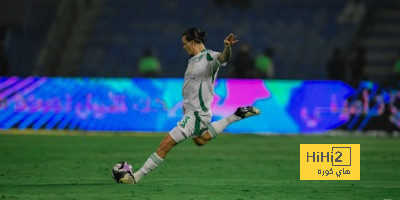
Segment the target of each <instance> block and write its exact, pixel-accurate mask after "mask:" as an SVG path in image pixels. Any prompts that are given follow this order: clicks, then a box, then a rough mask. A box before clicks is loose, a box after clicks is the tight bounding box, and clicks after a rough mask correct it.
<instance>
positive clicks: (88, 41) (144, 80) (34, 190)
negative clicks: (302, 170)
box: [0, 0, 400, 199]
mask: <svg viewBox="0 0 400 200" xmlns="http://www.w3.org/2000/svg"><path fill="white" fill-rule="evenodd" d="M193 26H194V27H198V28H200V29H202V30H204V31H206V32H207V33H208V37H207V40H206V47H207V48H210V49H213V50H222V48H223V43H222V41H223V39H224V38H225V36H226V35H227V34H228V33H230V32H232V33H235V34H236V35H237V36H238V39H239V41H240V42H239V44H238V45H237V46H236V47H234V49H233V60H232V61H231V62H230V63H229V66H228V68H226V69H221V70H220V72H219V79H218V81H217V82H216V88H215V92H216V97H215V99H214V103H213V108H212V110H213V114H214V116H213V120H218V119H220V118H222V117H224V116H226V115H228V114H230V113H232V112H233V111H234V109H235V108H236V107H237V106H241V105H242V104H254V105H256V106H258V107H260V108H261V110H263V115H262V116H260V117H259V118H254V119H252V120H244V121H242V122H239V123H237V124H234V125H232V126H230V127H229V128H228V129H227V132H229V133H233V134H241V135H229V134H228V135H222V136H221V139H217V140H216V141H215V144H211V145H210V146H209V147H204V148H203V149H201V150H196V149H194V148H195V147H193V144H191V143H190V141H185V142H183V144H182V145H179V147H178V148H177V149H176V152H173V154H171V157H169V159H170V160H169V161H168V162H169V163H168V162H166V164H165V166H162V167H161V168H160V169H157V171H156V172H155V173H154V175H153V174H152V175H151V176H152V177H148V178H145V180H143V182H142V184H141V185H139V186H138V187H136V188H132V187H125V186H115V185H114V184H113V183H112V180H111V178H110V177H109V168H110V167H111V166H112V165H113V164H114V163H115V162H117V161H119V159H121V160H127V161H128V162H133V164H134V166H135V168H138V167H139V166H140V165H141V164H142V163H141V162H143V161H144V160H145V159H146V158H147V157H148V155H150V153H151V152H152V151H154V148H155V147H156V145H157V144H158V142H159V141H160V140H161V138H162V134H154V133H153V132H161V133H166V132H168V130H170V129H171V128H172V127H173V126H175V124H176V122H177V121H178V120H179V119H180V118H181V114H182V109H181V104H180V102H181V100H182V98H181V94H180V91H181V86H182V77H183V74H184V72H185V69H186V64H187V59H188V56H187V55H186V53H185V52H184V51H183V50H182V44H181V34H182V33H183V32H184V31H185V30H186V29H187V28H188V27H193ZM244 44H245V45H244ZM246 45H247V46H246ZM337 49H339V50H340V55H339V54H338V55H339V56H337V57H332V55H333V53H334V52H335V50H337ZM0 50H1V51H0V157H1V159H0V160H1V161H0V196H1V198H6V199H7V198H22V199H54V198H60V197H61V196H62V195H65V196H64V197H65V198H68V199H115V198H120V199H121V198H122V199H124V198H134V197H136V198H138V199H143V198H147V199H177V198H183V199H288V198H289V199H305V198H328V197H329V198H338V199H369V198H373V199H396V198H399V197H400V194H399V191H400V183H399V180H400V174H399V172H398V169H399V167H398V166H399V165H400V157H399V150H400V148H399V146H400V144H399V143H400V141H399V139H398V135H399V128H400V113H399V111H400V91H399V85H398V83H399V81H400V1H397V0H355V1H347V0H280V1H272V0H193V1H184V0H168V1H162V0H147V1H139V0H57V1H55V0H1V1H0ZM149 52H151V54H152V55H153V56H154V57H153V58H154V59H155V60H156V61H157V62H158V63H159V65H158V64H156V65H158V67H159V68H160V71H156V73H154V74H150V75H149V74H147V75H145V74H143V71H141V70H140V67H139V65H141V64H140V63H141V60H142V59H143V55H144V54H146V55H148V53H149ZM336 52H337V51H336ZM263 53H264V54H265V55H267V56H268V59H269V60H270V61H271V63H273V64H271V65H269V66H268V67H267V68H269V69H273V71H274V73H269V74H265V73H267V72H265V71H260V68H258V67H257V66H258V62H257V59H258V58H259V56H260V55H261V54H263ZM265 55H264V56H265ZM240 58H243V59H240ZM153 64H154V63H153ZM264 69H265V68H264ZM263 73H264V74H263ZM244 91H246V92H247V93H245V92H244ZM243 96H246V97H248V98H243ZM57 129H58V130H57ZM63 130H68V131H63ZM81 131H84V132H81ZM86 131H118V132H111V133H109V132H100V133H98V134H95V135H96V137H92V136H93V135H92V133H91V132H86ZM125 131H129V132H134V133H133V134H132V135H129V134H128V135H126V134H125V133H121V132H125ZM242 133H243V134H242ZM248 133H258V134H263V136H260V135H248ZM323 133H328V134H325V135H322V134H323ZM276 134H277V135H276ZM284 134H290V135H291V136H285V135H284ZM306 134H312V135H317V136H304V135H306ZM19 135H22V136H19ZM53 135H60V136H59V137H53ZM71 135H72V136H77V135H78V137H71ZM265 135H272V136H271V137H265ZM321 135H322V136H321ZM371 135H372V136H383V137H382V138H375V137H370V136H371ZM99 136H104V137H99ZM302 143H316V144H318V143H321V144H322V143H332V144H334V143H342V144H346V143H347V144H350V143H360V144H361V181H347V182H346V181H342V182H339V181H338V182H326V181H319V182H318V183H316V182H313V181H309V182H305V181H299V167H298V165H297V164H298V163H299V158H298V155H299V144H302ZM242 146H243V147H244V148H246V150H243V149H244V148H240V147H242ZM125 147H126V148H125ZM202 151H204V152H205V153H204V152H202ZM215 152H219V153H215ZM232 153H233V154H232ZM193 154H194V155H196V156H197V157H196V158H195V159H194V158H193ZM207 155H212V156H207ZM227 155H228V156H227ZM229 155H234V156H231V157H229ZM226 157H228V158H226ZM188 160H190V162H193V163H194V164H195V165H196V166H197V167H196V169H194V168H190V169H189V170H188V168H186V167H182V166H185V164H187V162H189V161H188ZM207 163H216V166H217V168H220V169H225V171H215V173H214V172H212V173H211V174H212V176H211V175H210V177H208V175H209V174H206V173H205V172H204V173H203V172H199V169H205V170H206V171H207V172H210V171H211V170H210V169H212V167H211V166H209V165H208V164H207ZM224 163H225V164H226V165H225V164H224ZM264 163H265V164H264ZM176 166H179V167H177V168H175V167H176ZM88 168H90V169H91V170H89V171H90V172H88V170H87V169H88ZM243 169H246V170H248V171H250V172H249V174H250V175H249V178H247V177H244V175H243ZM271 172H273V173H271ZM197 173H200V174H199V176H200V177H196V176H193V174H197ZM17 174H19V175H21V176H18V175H17ZM171 175H174V178H175V179H174V180H171ZM175 175H176V176H175ZM77 176H78V177H77ZM204 177H207V178H206V179H207V180H203V179H204ZM202 178H203V179H202ZM185 186H191V187H189V188H191V189H188V187H185ZM244 186H245V187H244ZM192 188H196V190H194V189H192ZM131 190H132V191H131ZM71 191H75V192H71ZM174 191H175V192H174ZM188 191H189V192H188ZM192 194H195V195H192ZM327 194H329V195H328V197H327V196H326V195H327ZM180 195H181V196H180ZM182 195H183V196H182Z"/></svg>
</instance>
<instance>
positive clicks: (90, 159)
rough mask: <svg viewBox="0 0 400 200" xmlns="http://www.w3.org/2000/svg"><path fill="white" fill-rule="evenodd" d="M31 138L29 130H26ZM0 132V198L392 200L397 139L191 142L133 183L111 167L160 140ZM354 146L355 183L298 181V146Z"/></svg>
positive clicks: (138, 162)
mask: <svg viewBox="0 0 400 200" xmlns="http://www.w3.org/2000/svg"><path fill="white" fill-rule="evenodd" d="M32 132H33V131H32ZM71 133H73V132H69V133H68V132H67V134H65V133H63V134H60V135H58V136H56V135H57V134H59V132H56V131H55V132H53V133H52V134H40V135H36V134H37V133H35V132H33V133H32V134H21V133H19V132H18V131H15V133H13V134H9V133H1V132H0V199H163V200H166V199H180V200H184V199H393V200H394V199H399V198H400V139H399V138H388V137H387V138H372V137H354V136H353V137H351V136H349V137H332V136H260V135H230V134H223V135H221V136H219V137H218V138H216V139H215V140H213V141H211V142H210V143H209V144H207V145H206V146H204V147H197V146H195V145H194V143H193V142H192V141H190V140H186V141H184V142H182V143H181V144H179V145H178V146H176V147H175V148H174V149H172V151H171V152H170V154H169V155H168V156H167V158H166V160H165V161H164V162H163V164H162V165H161V166H160V167H159V168H158V169H156V170H155V171H153V172H152V173H150V174H149V175H147V176H146V177H144V178H143V179H142V181H141V182H140V184H138V185H122V184H117V183H115V182H114V180H112V178H111V167H112V166H113V165H114V164H115V163H116V162H117V161H122V160H123V161H128V162H129V163H131V164H132V165H133V167H134V169H135V170H137V169H138V168H139V167H141V166H142V164H143V163H144V161H145V160H146V159H147V158H148V156H150V155H151V154H152V153H153V152H154V151H155V149H156V148H157V146H158V144H159V143H160V141H161V139H162V138H163V136H164V134H147V135H146V134H110V133H98V134H89V135H87V134H85V133H73V134H72V136H71V135H68V134H71ZM313 143H329V144H335V143H339V144H346V143H351V144H361V180H360V181H300V180H299V177H300V174H299V170H300V169H299V164H300V161H299V152H300V145H299V144H313Z"/></svg>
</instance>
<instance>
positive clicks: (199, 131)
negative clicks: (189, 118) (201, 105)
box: [193, 111, 208, 136]
mask: <svg viewBox="0 0 400 200" xmlns="http://www.w3.org/2000/svg"><path fill="white" fill-rule="evenodd" d="M194 116H195V117H196V121H195V122H194V132H193V134H194V135H198V136H200V135H201V134H202V133H203V132H204V131H205V130H207V129H208V127H205V128H202V129H200V123H201V117H200V115H199V112H198V111H194Z"/></svg>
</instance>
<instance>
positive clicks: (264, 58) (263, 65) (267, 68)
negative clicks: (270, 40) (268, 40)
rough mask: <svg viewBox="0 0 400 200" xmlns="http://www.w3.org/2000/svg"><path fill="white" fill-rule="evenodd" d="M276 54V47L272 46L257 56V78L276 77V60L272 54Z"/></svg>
mask: <svg viewBox="0 0 400 200" xmlns="http://www.w3.org/2000/svg"><path fill="white" fill-rule="evenodd" d="M273 54H274V49H273V48H272V47H267V48H265V50H264V53H263V54H261V55H259V56H257V57H256V60H255V68H256V72H257V74H256V75H257V78H262V79H266V78H274V61H273V60H272V56H273Z"/></svg>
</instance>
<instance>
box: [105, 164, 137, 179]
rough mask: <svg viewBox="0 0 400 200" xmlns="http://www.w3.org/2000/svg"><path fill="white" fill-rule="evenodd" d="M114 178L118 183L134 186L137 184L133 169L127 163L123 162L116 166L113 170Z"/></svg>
mask: <svg viewBox="0 0 400 200" xmlns="http://www.w3.org/2000/svg"><path fill="white" fill-rule="evenodd" d="M111 172H112V174H111V175H112V177H113V179H114V180H115V181H117V183H127V184H133V183H135V179H134V178H133V173H134V171H133V169H132V165H130V164H129V163H127V162H124V161H121V162H118V163H117V164H115V165H114V167H113V168H112V169H111Z"/></svg>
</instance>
